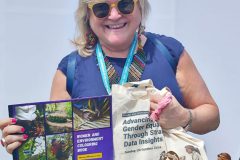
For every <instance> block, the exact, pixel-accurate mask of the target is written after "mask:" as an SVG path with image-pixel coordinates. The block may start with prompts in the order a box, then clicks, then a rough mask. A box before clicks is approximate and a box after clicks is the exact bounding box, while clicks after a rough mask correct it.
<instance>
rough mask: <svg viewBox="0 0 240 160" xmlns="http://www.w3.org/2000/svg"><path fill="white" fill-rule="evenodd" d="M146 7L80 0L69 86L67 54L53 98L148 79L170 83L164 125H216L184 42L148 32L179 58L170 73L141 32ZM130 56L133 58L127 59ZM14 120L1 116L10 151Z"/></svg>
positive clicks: (137, 2)
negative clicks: (70, 84)
mask: <svg viewBox="0 0 240 160" xmlns="http://www.w3.org/2000/svg"><path fill="white" fill-rule="evenodd" d="M148 11H149V3H148V1H147V0H120V1H118V0H107V1H104V0H103V1H100V2H99V1H95V0H91V1H90V0H88V1H87V0H80V1H79V8H78V10H77V12H76V20H77V24H78V28H79V36H78V37H77V38H76V40H75V44H76V47H77V49H78V50H77V51H76V52H75V53H78V54H77V57H76V61H77V63H76V67H75V69H76V71H75V77H74V83H73V90H72V92H71V93H68V92H67V89H66V72H67V71H66V70H67V63H68V57H69V56H66V57H65V58H64V59H63V60H62V61H61V62H60V64H59V66H58V70H57V71H56V74H55V77H54V80H53V84H52V91H51V100H58V99H70V98H76V97H86V96H87V97H89V96H99V95H106V94H110V92H111V89H110V86H111V84H113V83H119V81H120V82H121V83H124V82H126V81H127V80H128V81H139V80H144V79H152V80H153V82H154V85H155V87H157V88H158V89H161V88H163V87H164V86H167V87H169V88H170V89H171V91H172V93H173V95H174V96H175V97H176V99H177V100H178V102H179V103H175V104H172V103H171V105H169V106H168V107H167V108H165V109H164V111H163V112H162V113H161V115H160V120H159V123H160V124H161V126H162V127H163V128H166V129H169V128H175V127H178V126H182V127H184V128H185V129H186V130H187V129H188V130H190V131H191V132H194V133H198V134H204V133H207V132H210V131H212V130H215V129H216V128H217V127H218V125H219V111H218V107H217V105H216V103H215V102H214V100H213V98H212V97H211V95H210V93H209V91H208V89H207V87H206V85H205V83H204V81H203V79H202V78H201V76H200V74H199V73H198V71H197V69H196V67H195V65H194V63H193V61H192V60H191V58H190V56H189V55H188V53H187V51H186V50H184V47H183V46H182V44H181V43H180V42H178V41H177V40H175V39H173V38H170V37H166V36H160V35H155V34H151V35H152V36H154V37H155V38H157V39H158V40H160V41H161V42H162V43H163V44H164V45H165V46H166V47H167V49H168V50H169V52H170V54H171V56H172V57H174V59H175V60H177V62H178V65H177V69H176V73H174V71H173V70H172V68H171V66H170V65H169V63H168V62H167V60H166V59H165V57H164V56H163V55H161V54H160V53H159V51H158V50H157V47H155V44H154V43H153V42H151V41H149V39H148V38H147V36H145V33H144V31H143V28H144V27H142V26H143V25H144V23H145V20H146V17H147V14H148ZM135 44H137V46H136V45H135ZM131 56H133V57H131ZM129 57H130V58H129ZM131 58H132V59H133V61H130V62H128V59H131ZM126 61H127V62H126ZM125 62H126V63H125ZM101 64H103V66H104V65H105V66H106V68H105V69H106V70H104V67H102V65H101ZM129 65H130V67H129ZM124 66H125V68H127V69H124ZM129 68H130V69H129ZM129 70H130V71H129ZM122 73H123V74H122ZM127 74H128V78H127V79H126V77H124V76H125V75H127ZM121 75H122V76H121ZM108 79H109V83H107V82H108V81H107V80H108ZM159 99H160V98H159V97H157V96H153V97H151V109H152V110H154V109H156V108H157V107H158V104H157V103H158V101H159ZM14 121H15V119H6V120H2V121H1V122H0V126H1V129H2V130H3V136H2V137H3V138H2V141H4V142H3V144H4V146H5V147H6V149H7V151H8V152H9V153H12V151H13V150H14V149H15V148H16V147H18V146H19V145H20V144H21V142H22V141H24V139H23V137H22V136H21V135H12V134H14V133H16V132H19V133H21V127H20V126H14V125H11V124H13V123H14ZM206 124H208V125H206Z"/></svg>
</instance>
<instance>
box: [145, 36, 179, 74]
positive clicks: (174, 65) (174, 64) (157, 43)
mask: <svg viewBox="0 0 240 160" xmlns="http://www.w3.org/2000/svg"><path fill="white" fill-rule="evenodd" d="M145 36H146V37H147V38H148V39H149V40H150V41H151V42H152V43H153V44H154V45H155V46H156V47H157V49H158V50H159V51H160V53H162V54H163V56H164V57H165V58H166V59H167V61H168V63H169V64H170V65H171V67H172V70H173V71H174V73H176V69H177V62H176V60H175V59H174V58H173V57H172V55H171V54H170V52H169V51H168V49H167V47H165V46H164V44H163V43H162V42H161V41H160V40H159V39H158V38H157V37H156V36H154V34H152V33H149V32H145Z"/></svg>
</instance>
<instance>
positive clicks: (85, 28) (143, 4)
mask: <svg viewBox="0 0 240 160" xmlns="http://www.w3.org/2000/svg"><path fill="white" fill-rule="evenodd" d="M92 1H94V0H92ZM138 1H139V4H140V9H141V14H142V22H141V24H142V25H145V22H146V19H147V16H148V13H149V11H150V4H149V2H148V0H138ZM87 3H88V1H86V0H79V4H78V9H77V10H76V13H75V19H76V27H77V28H76V35H75V38H74V40H73V43H74V45H75V46H76V48H77V50H78V53H79V54H80V55H82V56H83V57H87V56H90V55H92V52H93V49H89V47H87V40H86V34H87V33H88V32H90V31H91V28H90V26H89V13H88V7H87Z"/></svg>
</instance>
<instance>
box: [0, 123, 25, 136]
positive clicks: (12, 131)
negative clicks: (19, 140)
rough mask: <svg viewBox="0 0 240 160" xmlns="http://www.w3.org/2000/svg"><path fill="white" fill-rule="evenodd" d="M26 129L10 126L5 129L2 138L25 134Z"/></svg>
mask: <svg viewBox="0 0 240 160" xmlns="http://www.w3.org/2000/svg"><path fill="white" fill-rule="evenodd" d="M24 131H25V129H24V128H23V127H21V126H17V125H9V126H7V127H5V128H4V129H3V131H2V137H6V136H8V135H10V134H16V133H24Z"/></svg>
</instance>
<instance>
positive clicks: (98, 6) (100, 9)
mask: <svg viewBox="0 0 240 160" xmlns="http://www.w3.org/2000/svg"><path fill="white" fill-rule="evenodd" d="M137 1H138V0H119V1H116V2H114V3H107V2H98V3H95V2H90V3H88V8H90V9H91V10H92V11H93V13H94V15H95V16H96V17H98V18H105V17H107V16H108V15H109V13H110V11H111V8H113V7H117V9H118V11H119V12H120V13H121V14H131V13H132V12H133V10H134V6H135V3H136V2H137Z"/></svg>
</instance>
